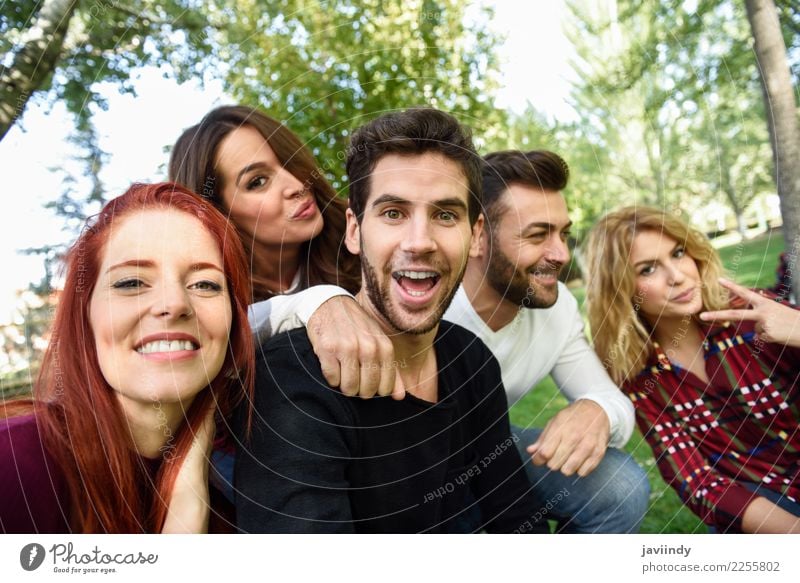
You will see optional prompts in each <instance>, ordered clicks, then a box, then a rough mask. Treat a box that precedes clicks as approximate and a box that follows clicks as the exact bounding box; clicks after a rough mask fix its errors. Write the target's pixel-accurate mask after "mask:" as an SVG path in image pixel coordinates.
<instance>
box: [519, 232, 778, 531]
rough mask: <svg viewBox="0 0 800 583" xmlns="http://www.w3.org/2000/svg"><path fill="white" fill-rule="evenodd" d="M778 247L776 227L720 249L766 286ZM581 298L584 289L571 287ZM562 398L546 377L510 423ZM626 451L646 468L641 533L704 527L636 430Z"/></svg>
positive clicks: (534, 418) (544, 412)
mask: <svg viewBox="0 0 800 583" xmlns="http://www.w3.org/2000/svg"><path fill="white" fill-rule="evenodd" d="M782 251H783V237H782V236H781V233H780V231H773V232H771V233H767V234H765V235H762V236H760V237H758V238H756V239H752V240H749V241H744V242H742V243H738V244H735V245H730V246H728V247H723V248H721V249H720V250H719V252H720V255H721V257H722V260H723V263H724V264H725V268H726V270H727V272H728V275H729V276H730V277H732V278H733V279H734V280H736V281H738V282H740V283H742V284H744V285H747V286H750V287H769V286H772V285H773V284H774V283H775V268H776V267H777V264H778V256H779V254H780V253H781V252H782ZM573 292H574V294H575V296H576V297H577V298H578V300H579V301H580V302H583V297H584V290H583V289H576V290H573ZM566 404H567V402H566V400H565V399H564V397H563V396H562V395H561V393H560V392H559V391H558V389H556V386H555V384H554V383H553V381H552V380H551V379H550V378H547V379H545V380H543V381H542V382H541V383H539V384H538V385H537V386H536V387H535V389H534V390H533V391H530V392H529V393H528V394H527V395H526V396H525V398H524V399H522V400H521V401H519V402H518V403H517V404H516V405H514V406H513V407H512V408H511V422H512V423H514V424H516V425H522V426H526V425H529V424H530V425H532V426H534V427H543V426H544V425H545V423H547V420H548V419H550V418H551V417H552V416H553V415H554V414H555V413H556V412H557V411H559V410H560V409H562V408H563V407H564V406H566ZM625 451H627V452H628V453H629V454H631V455H632V456H633V457H634V459H635V460H636V461H637V462H639V464H640V465H641V466H642V467H643V468H644V469H645V470H646V471H647V474H648V477H649V479H650V489H651V493H650V508H649V510H648V512H647V515H646V516H645V518H644V523H643V524H642V530H641V532H643V533H704V532H707V529H706V526H705V525H704V524H703V523H702V522H700V520H698V519H697V518H696V517H695V515H694V514H692V513H691V512H690V511H689V510H687V509H686V508H685V507H684V506H683V504H681V502H680V499H679V498H678V495H677V494H676V493H675V491H674V490H672V488H670V487H669V486H667V485H666V484H665V483H664V481H663V480H662V479H661V476H660V474H659V473H658V468H657V467H656V465H655V460H654V459H653V457H652V455H651V453H650V447H649V446H648V445H647V443H646V442H645V441H644V440H643V439H642V435H641V433H639V431H638V430H637V431H635V432H634V434H633V436H632V437H631V439H630V441H629V442H628V445H627V446H626V447H625Z"/></svg>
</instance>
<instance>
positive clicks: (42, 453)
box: [0, 183, 254, 533]
mask: <svg viewBox="0 0 800 583" xmlns="http://www.w3.org/2000/svg"><path fill="white" fill-rule="evenodd" d="M156 233H157V234H158V235H159V236H154V234H156ZM248 290H249V285H248V280H247V271H246V263H245V256H244V250H243V249H242V246H241V244H240V242H239V240H238V238H237V237H236V235H235V233H234V232H233V230H232V229H231V228H230V227H229V226H228V223H227V221H226V219H225V217H224V216H222V215H221V214H220V213H219V211H217V210H216V209H215V208H214V207H213V206H212V205H211V204H209V203H208V202H206V201H204V200H202V199H199V198H198V197H196V196H194V195H193V194H192V193H190V192H189V191H187V190H185V189H183V188H182V187H179V186H177V185H174V184H169V183H164V184H156V185H142V184H139V185H134V186H132V187H131V188H130V190H128V191H127V192H126V193H125V194H123V195H122V196H120V197H118V198H116V199H114V200H112V201H111V202H109V203H108V204H107V205H106V206H105V207H104V208H103V210H102V211H101V212H100V214H99V215H98V216H97V218H96V220H94V222H93V223H92V224H91V226H88V227H87V228H86V230H84V232H83V233H82V234H81V235H80V237H79V238H78V240H77V242H76V243H75V244H74V245H73V247H72V248H71V250H70V251H69V253H68V254H67V257H66V280H65V282H64V289H63V291H62V292H61V294H60V297H59V300H58V306H57V309H56V315H55V321H54V324H53V329H52V338H51V341H50V345H49V347H48V349H47V352H46V354H45V357H44V362H43V364H42V369H41V370H42V372H41V375H40V378H39V380H38V382H37V384H36V387H35V391H34V394H33V398H32V399H29V400H26V401H15V402H6V403H3V404H0V417H2V420H0V491H1V492H2V493H3V495H2V496H0V530H2V531H4V532H41V533H44V532H50V533H58V532H76V533H131V532H205V531H206V530H207V529H208V524H209V520H210V519H211V520H212V522H214V518H217V517H218V516H217V507H216V501H217V499H218V497H217V496H216V495H215V493H214V492H213V490H212V489H210V488H209V481H208V475H209V460H208V457H209V452H210V450H211V445H212V441H213V438H214V427H215V423H214V418H215V415H218V416H225V415H227V414H228V413H229V412H230V411H231V409H232V407H233V406H234V405H235V404H236V402H238V401H239V400H243V399H247V401H249V399H250V397H251V392H252V374H253V368H254V350H253V347H252V338H251V332H250V329H249V327H248V324H247V305H248V300H249V295H248ZM219 499H220V500H221V497H219Z"/></svg>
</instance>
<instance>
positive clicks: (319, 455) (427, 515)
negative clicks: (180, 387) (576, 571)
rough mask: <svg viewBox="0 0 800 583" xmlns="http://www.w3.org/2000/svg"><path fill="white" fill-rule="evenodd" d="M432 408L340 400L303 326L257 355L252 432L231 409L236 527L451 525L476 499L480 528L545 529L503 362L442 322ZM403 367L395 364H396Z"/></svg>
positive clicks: (429, 528) (430, 528)
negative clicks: (514, 423) (513, 421)
mask: <svg viewBox="0 0 800 583" xmlns="http://www.w3.org/2000/svg"><path fill="white" fill-rule="evenodd" d="M434 346H435V351H436V359H437V366H438V374H439V377H438V395H439V400H438V402H437V403H429V402H426V401H423V400H420V399H417V398H415V397H414V396H412V395H407V396H406V398H405V399H403V400H402V401H395V400H393V399H391V398H390V397H381V398H373V399H360V398H354V397H345V396H343V395H342V394H341V393H340V392H339V391H338V390H337V389H331V388H330V387H329V386H328V385H327V383H326V382H325V380H324V377H323V375H322V372H321V370H320V365H319V361H318V359H317V357H316V355H315V354H314V351H313V349H312V348H311V345H310V343H309V340H308V336H307V334H306V331H305V330H294V331H292V332H288V333H285V334H280V335H278V336H276V337H274V338H272V339H271V340H269V341H267V342H266V343H265V344H264V346H263V347H262V351H261V353H260V355H259V365H258V371H257V377H256V395H255V404H254V405H255V407H254V413H253V428H252V432H251V434H250V436H249V439H247V438H246V437H245V435H244V434H245V430H244V425H245V424H244V409H245V408H244V407H243V408H242V410H240V411H239V413H238V415H237V422H236V425H237V429H236V431H237V441H238V442H239V446H238V451H237V455H236V469H235V487H236V513H237V526H238V528H239V529H240V530H241V531H243V532H448V531H454V530H458V529H459V526H458V525H459V524H463V519H464V515H465V514H468V513H472V514H473V515H474V512H475V508H473V507H471V505H477V507H478V509H479V510H480V513H479V514H480V516H481V517H482V521H481V524H480V527H479V529H485V530H487V531H489V532H514V531H524V532H534V533H537V532H538V533H541V532H546V524H537V523H535V522H534V521H533V518H532V517H533V516H534V515H535V514H537V510H539V509H538V508H537V507H536V504H535V502H534V501H533V499H532V497H531V494H530V490H531V485H530V483H529V481H528V479H527V477H526V474H525V471H524V468H523V467H522V460H521V459H520V456H519V453H518V452H517V447H516V443H515V441H514V439H513V438H512V436H511V431H510V428H509V421H508V407H507V403H506V396H505V391H504V389H503V384H502V380H501V377H500V367H499V365H498V363H497V361H496V360H495V358H494V356H492V354H491V352H490V351H489V349H488V348H487V347H486V346H485V345H484V344H483V342H481V341H480V340H479V339H478V338H477V337H476V336H475V335H474V334H472V333H471V332H468V331H467V330H465V329H464V328H461V327H460V326H457V325H455V324H450V323H447V322H442V323H441V324H440V326H439V331H438V334H437V336H436V340H435V344H434ZM402 365H403V363H399V366H402Z"/></svg>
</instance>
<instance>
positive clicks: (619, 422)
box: [444, 283, 634, 447]
mask: <svg viewBox="0 0 800 583" xmlns="http://www.w3.org/2000/svg"><path fill="white" fill-rule="evenodd" d="M558 286H559V290H558V300H557V301H556V303H555V304H554V305H553V306H551V307H549V308H544V309H542V308H536V309H527V308H523V309H520V311H519V312H518V313H517V315H516V316H515V317H514V319H513V320H512V321H511V322H509V323H508V324H506V325H505V326H503V327H502V328H500V329H499V330H498V331H496V332H495V331H493V330H492V329H491V328H489V326H487V325H486V322H484V321H483V320H482V319H481V317H480V316H479V315H478V313H477V312H476V311H475V310H474V309H473V307H472V304H471V303H470V301H469V299H468V298H467V294H466V292H465V291H464V288H463V287H459V289H458V291H457V292H456V295H455V297H454V298H453V303H452V304H451V305H450V308H448V310H447V312H445V314H444V319H445V320H448V321H450V322H455V323H456V324H459V325H461V326H463V327H464V328H466V329H468V330H470V331H471V332H472V333H473V334H475V335H476V336H478V337H479V338H480V339H481V340H483V341H484V342H485V343H486V345H487V346H488V347H489V349H490V350H491V351H492V353H493V354H494V355H495V358H497V360H498V362H499V363H500V368H501V369H502V373H503V384H504V385H505V388H506V394H507V395H508V404H509V406H511V405H513V404H514V403H516V402H517V401H518V400H519V399H521V398H522V397H523V396H525V394H526V393H527V392H528V391H529V390H530V389H532V388H533V387H534V386H535V385H536V384H537V383H538V382H539V381H541V380H542V379H543V378H545V377H546V376H547V375H552V376H553V380H554V381H555V383H556V385H557V386H558V388H559V389H560V390H561V392H562V393H563V394H564V396H565V397H566V398H567V399H568V400H569V401H570V402H571V401H575V400H578V399H590V400H592V401H594V402H595V403H597V404H598V405H600V406H601V407H602V408H603V410H604V411H605V412H606V414H607V415H608V418H609V420H610V426H611V435H610V440H609V445H610V446H611V447H622V446H623V445H625V443H626V442H627V441H628V439H629V438H630V436H631V433H632V432H633V425H634V415H633V405H632V404H631V402H630V400H629V399H628V397H626V396H625V395H624V394H623V393H622V391H621V390H620V389H619V387H617V385H615V384H614V381H612V380H611V378H610V377H609V376H608V373H606V370H605V368H603V364H602V363H601V362H600V359H599V358H598V357H597V354H595V352H594V350H592V348H591V346H589V342H588V340H587V339H586V335H585V334H584V329H583V319H582V318H581V315H580V311H579V310H578V302H577V300H576V299H575V297H574V296H573V295H572V294H571V293H570V292H569V290H568V289H567V287H566V286H565V285H564V284H562V283H559V284H558Z"/></svg>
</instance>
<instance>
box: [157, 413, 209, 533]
mask: <svg viewBox="0 0 800 583" xmlns="http://www.w3.org/2000/svg"><path fill="white" fill-rule="evenodd" d="M214 410H215V408H214V407H210V408H209V410H208V412H207V413H206V416H205V419H204V420H203V424H202V425H201V426H200V429H199V430H198V432H197V434H196V435H195V436H194V440H193V441H192V445H191V447H190V448H189V451H188V452H187V454H186V457H185V458H184V460H183V463H182V464H181V469H180V471H179V472H178V476H177V478H176V479H175V485H174V486H173V488H172V496H171V497H170V500H169V507H168V508H167V516H166V519H165V520H164V526H163V527H162V529H161V533H162V534H191V533H207V532H208V519H209V516H210V514H211V498H210V495H209V491H208V468H209V465H210V463H211V461H210V459H211V447H212V446H213V444H214V433H215V432H216V427H215V425H214Z"/></svg>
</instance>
